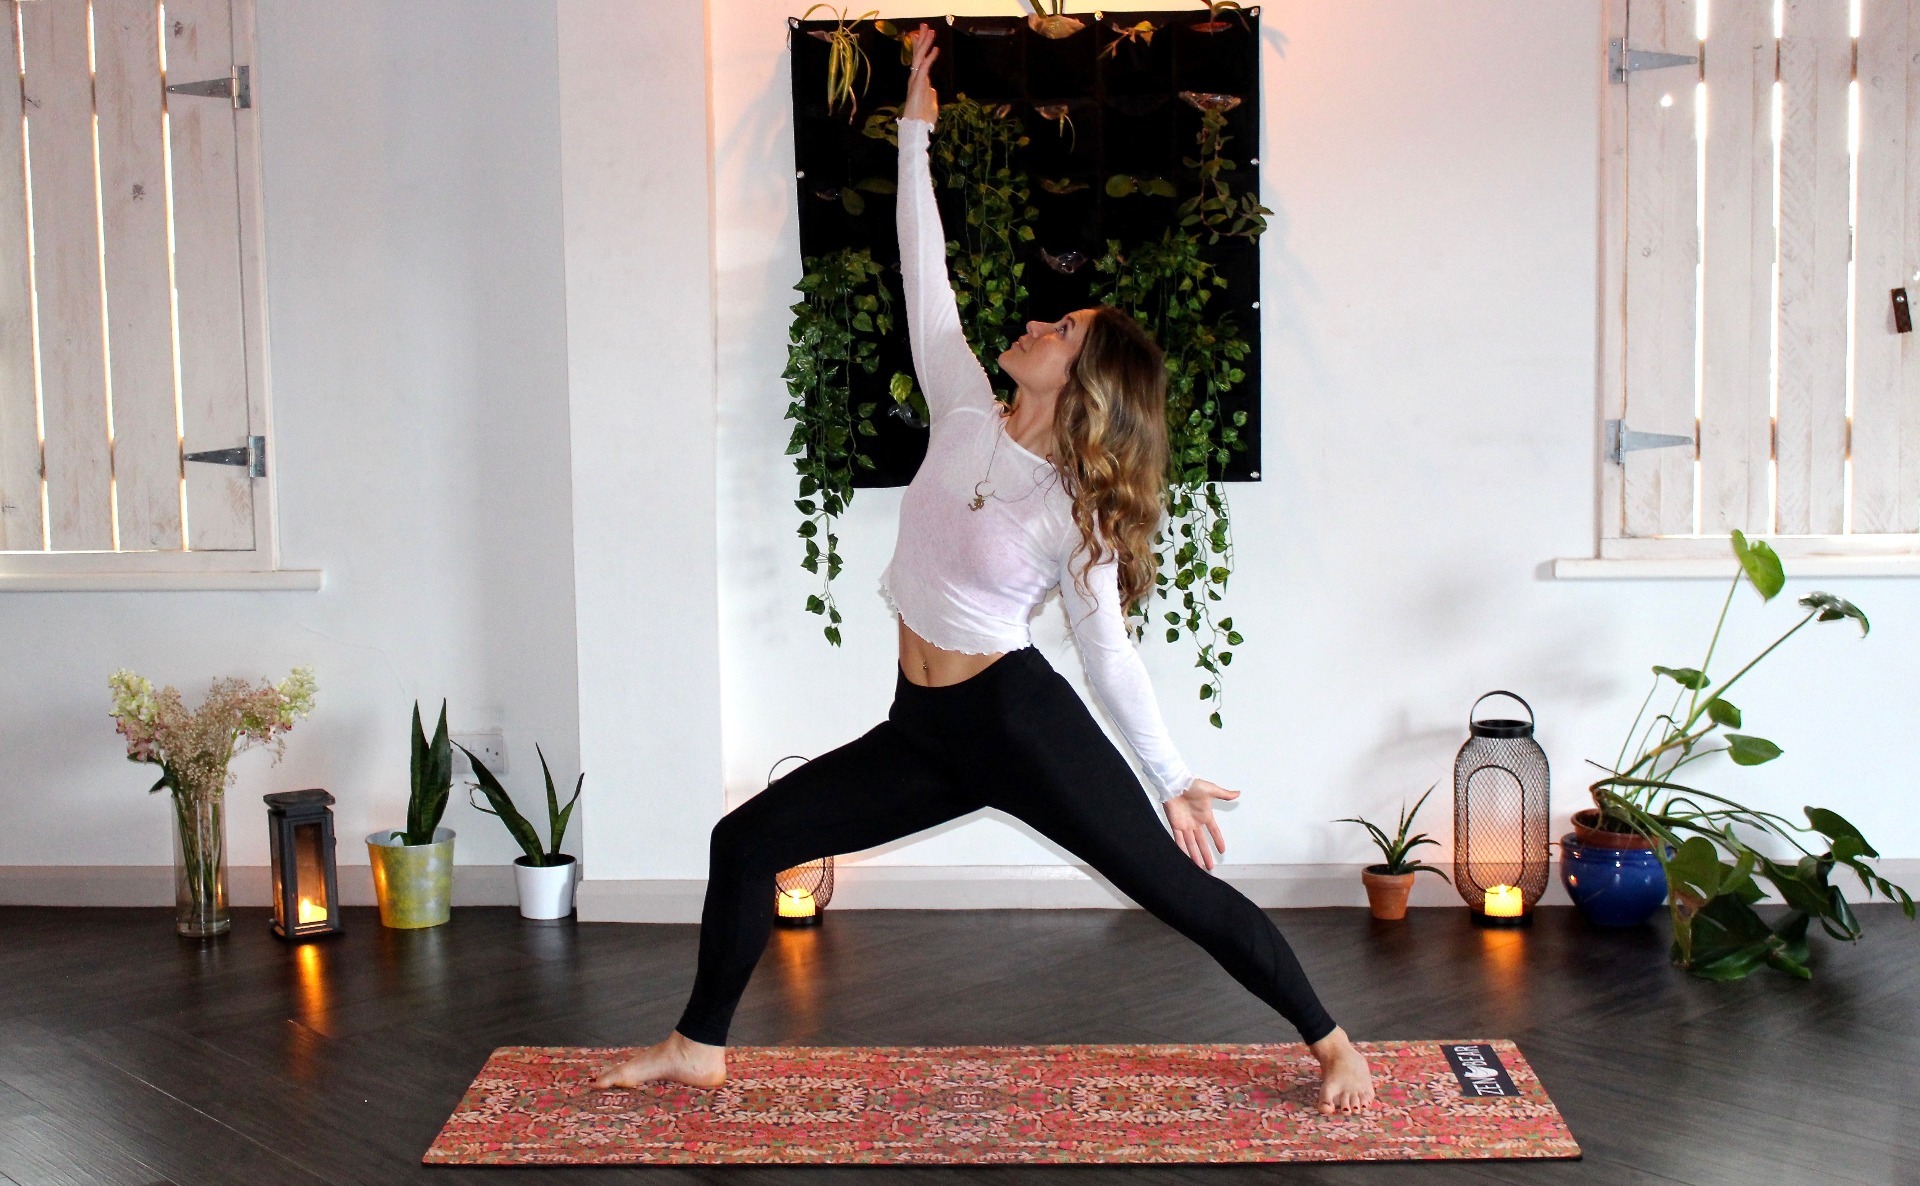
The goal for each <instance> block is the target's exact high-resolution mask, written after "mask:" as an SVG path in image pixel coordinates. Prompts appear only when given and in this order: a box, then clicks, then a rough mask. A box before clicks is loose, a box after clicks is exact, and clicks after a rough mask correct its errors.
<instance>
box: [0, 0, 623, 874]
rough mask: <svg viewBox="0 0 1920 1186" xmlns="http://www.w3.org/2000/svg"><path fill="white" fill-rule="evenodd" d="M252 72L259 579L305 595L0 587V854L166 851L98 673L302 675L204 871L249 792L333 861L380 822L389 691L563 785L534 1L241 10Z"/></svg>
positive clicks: (560, 563)
mask: <svg viewBox="0 0 1920 1186" xmlns="http://www.w3.org/2000/svg"><path fill="white" fill-rule="evenodd" d="M254 65H255V69H254V93H255V101H256V103H257V105H258V111H259V118H260V120H261V138H262V142H263V143H262V149H263V156H264V161H265V183H266V206H267V222H266V226H267V284H268V289H269V292H270V294H271V295H270V300H269V306H270V317H271V335H272V336H271V360H272V366H273V405H274V409H273V410H274V427H275V430H276V436H275V441H274V446H275V453H274V456H273V459H272V465H271V470H272V472H273V475H274V476H273V479H272V480H273V481H274V482H275V483H276V484H277V486H278V496H279V510H280V530H281V543H282V550H283V553H284V560H285V563H286V564H287V565H288V566H290V567H296V568H320V569H323V570H324V571H325V574H326V576H325V587H324V588H323V589H322V591H320V592H319V593H237V592H235V593H113V594H100V593H34V594H5V595H0V755H4V759H3V760H0V821H3V822H4V826H0V866H48V865H75V866H99V865H133V866H140V865H146V866H155V865H166V864H167V863H168V862H169V861H170V860H171V859H172V858H171V856H170V853H169V848H168V845H169V840H168V829H169V822H168V819H169V817H168V811H167V805H166V803H165V802H164V801H163V800H162V799H159V798H150V797H149V796H148V795H147V794H146V793H145V791H146V787H147V785H148V784H149V783H151V782H152V776H153V774H154V773H155V771H154V768H152V767H144V766H143V767H134V766H131V765H129V764H128V763H127V762H126V761H125V760H124V759H123V758H122V757H121V754H123V753H124V750H122V749H120V748H119V747H118V745H117V744H116V743H117V741H118V738H117V737H116V735H115V734H114V731H113V723H112V721H111V720H110V719H109V718H108V716H107V705H108V697H107V686H106V680H107V675H108V674H109V673H110V672H112V671H113V670H114V669H115V668H116V667H121V666H126V667H131V668H133V669H135V670H137V671H139V672H141V673H142V674H144V675H147V676H149V677H150V678H152V679H153V680H155V681H156V682H157V683H175V684H178V685H179V686H180V687H181V688H182V689H183V691H185V692H186V693H187V694H188V695H189V697H190V698H197V696H198V695H199V694H200V693H201V692H203V691H204V690H205V687H206V682H207V681H208V680H209V679H210V678H211V677H213V676H215V675H228V674H232V675H242V676H248V677H253V678H258V677H261V676H269V675H270V676H274V677H276V678H277V677H278V676H281V675H284V674H285V673H286V671H287V669H288V668H290V667H292V666H293V665H295V664H297V663H311V664H312V665H313V666H314V668H315V669H316V671H317V673H318V679H319V707H318V710H317V711H316V713H315V714H314V716H313V717H312V718H311V719H310V720H308V721H305V722H303V723H302V724H300V725H299V726H298V727H296V728H295V729H294V731H293V733H292V734H291V735H290V736H289V743H288V747H287V755H286V759H285V761H284V762H283V763H282V764H281V765H280V766H279V767H277V768H275V767H271V766H269V765H268V764H267V762H266V761H265V760H264V758H263V757H262V756H261V755H259V754H257V753H256V754H250V755H248V756H246V757H244V758H242V759H241V760H240V761H239V762H238V763H237V770H238V778H237V780H236V782H235V785H234V787H233V790H232V792H231V799H232V803H233V810H232V816H231V826H230V832H231V843H232V859H233V861H234V863H235V864H236V865H263V864H265V863H266V859H267V857H266V828H265V808H264V807H261V806H260V803H259V799H258V796H259V795H261V794H263V793H266V792H269V791H276V790H285V789H289V788H295V787H304V786H323V787H326V788H328V789H329V790H331V791H332V792H333V793H334V794H335V796H337V797H338V799H339V800H340V802H339V804H338V806H337V807H336V808H335V810H336V813H337V817H338V828H339V834H340V837H341V848H340V859H341V861H342V863H343V864H349V865H351V864H359V865H364V864H365V863H366V860H367V857H366V849H365V847H364V846H363V845H361V844H360V838H361V837H362V836H363V835H364V834H365V833H367V832H369V831H372V830H373V829H375V828H376V827H383V826H392V825H395V824H397V823H401V822H403V821H404V818H405V814H404V813H405V801H406V793H407V744H408V743H407V734H408V729H409V721H408V713H409V711H410V708H411V705H412V703H413V701H414V699H415V698H416V697H418V698H419V699H420V700H421V701H422V702H423V707H424V708H425V710H426V711H427V712H428V713H429V715H430V719H429V722H428V727H429V728H431V727H432V722H431V714H432V713H434V712H437V710H438V706H439V702H440V699H441V697H443V696H444V697H446V698H447V699H448V701H449V702H450V703H449V719H450V722H451V724H452V725H453V727H454V728H455V729H463V728H469V727H479V726H504V727H505V729H506V731H507V744H508V749H509V758H510V761H511V770H510V773H509V774H508V775H507V776H506V781H507V783H508V785H509V786H510V787H511V788H513V789H514V790H516V791H517V792H520V793H522V794H523V795H531V794H532V793H533V792H534V791H535V789H536V788H537V787H538V786H539V764H538V762H537V761H536V760H535V757H534V750H533V746H534V742H536V741H538V742H539V743H540V744H541V745H542V747H543V748H544V749H545V750H546V753H547V756H548V758H549V759H550V760H551V761H552V762H553V764H554V766H555V769H556V774H557V775H558V776H559V777H562V778H567V779H569V781H570V780H571V775H572V773H573V772H574V771H576V770H577V769H578V763H579V742H578V739H579V724H578V713H577V709H576V693H575V675H574V628H573V572H572V549H571V544H570V527H569V464H568V429H567V406H566V396H567V388H566V356H565V353H564V349H565V338H564V334H565V304H564V293H563V286H562V285H563V272H562V258H561V243H560V185H559V152H558V147H557V143H556V132H557V128H558V86H557V64H556V60H555V29H554V13H553V7H552V5H551V4H550V3H539V2H536V0H527V2H525V3H516V4H507V3H489V4H467V3H460V2H458V0H409V2H408V3H405V4H394V3H379V2H375V0H347V2H341V3H330V4H325V5H316V4H310V3H304V2H302V0H262V2H261V4H260V11H259V53H258V57H257V58H256V59H255V63H254ZM599 785H600V784H597V783H596V781H595V772H593V771H589V774H588V790H587V793H588V795H589V796H591V795H593V793H594V792H595V791H596V790H597V789H599ZM527 801H529V802H531V801H532V800H530V799H529V800H527ZM447 823H448V824H449V825H451V826H452V827H453V828H455V829H456V830H457V832H458V833H459V841H458V844H457V846H456V853H457V858H458V860H459V861H460V862H461V863H465V864H471V863H484V864H501V863H504V862H506V861H508V860H510V859H511V858H512V857H513V856H514V855H515V854H516V853H517V852H518V850H517V849H516V848H515V847H514V845H513V844H512V842H511V841H510V840H509V839H508V837H507V835H506V832H505V830H504V829H502V828H501V827H500V826H499V824H497V823H496V822H495V821H493V820H490V819H486V818H484V817H482V816H480V815H478V814H476V813H475V812H473V811H472V810H471V809H470V808H469V807H467V806H466V804H465V803H464V802H460V801H458V800H457V799H456V802H455V803H454V805H453V807H452V808H451V809H450V810H449V811H448V813H447ZM578 840H579V837H578V835H575V836H574V837H573V838H572V844H571V846H572V847H574V848H575V849H576V850H577V847H578Z"/></svg>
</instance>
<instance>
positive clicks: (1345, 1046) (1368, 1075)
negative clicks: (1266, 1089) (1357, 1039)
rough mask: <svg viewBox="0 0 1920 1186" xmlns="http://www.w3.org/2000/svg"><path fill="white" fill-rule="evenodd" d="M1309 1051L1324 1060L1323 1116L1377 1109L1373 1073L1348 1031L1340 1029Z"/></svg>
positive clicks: (1321, 1091)
mask: <svg viewBox="0 0 1920 1186" xmlns="http://www.w3.org/2000/svg"><path fill="white" fill-rule="evenodd" d="M1307 1049H1308V1050H1310V1051H1312V1052H1313V1056H1314V1057H1315V1058H1317V1059H1319V1060H1320V1111H1321V1112H1322V1113H1323V1114H1325V1115H1328V1116H1331V1115H1333V1114H1334V1113H1335V1112H1364V1111H1366V1110H1367V1109H1369V1108H1371V1107H1373V1073H1372V1072H1371V1071H1369V1070H1368V1069H1367V1060H1366V1059H1365V1058H1364V1057H1362V1056H1361V1054H1360V1052H1359V1051H1358V1050H1355V1049H1354V1048H1353V1043H1352V1042H1350V1041H1348V1040H1347V1031H1345V1030H1343V1029H1340V1028H1339V1027H1337V1026H1336V1027H1335V1028H1334V1031H1333V1032H1332V1033H1330V1034H1328V1035H1327V1036H1326V1037H1324V1038H1322V1039H1320V1040H1319V1041H1318V1042H1315V1043H1314V1044H1313V1045H1311V1046H1309V1047H1307Z"/></svg>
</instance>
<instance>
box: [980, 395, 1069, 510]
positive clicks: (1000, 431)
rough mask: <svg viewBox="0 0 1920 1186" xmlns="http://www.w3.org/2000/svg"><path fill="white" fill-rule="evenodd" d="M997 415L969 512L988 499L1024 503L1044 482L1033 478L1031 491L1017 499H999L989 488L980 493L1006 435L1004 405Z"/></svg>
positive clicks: (1051, 470) (1048, 468) (1005, 411)
mask: <svg viewBox="0 0 1920 1186" xmlns="http://www.w3.org/2000/svg"><path fill="white" fill-rule="evenodd" d="M999 415H1000V419H999V420H998V421H996V422H995V423H994V430H995V431H994V435H993V448H992V449H991V450H990V451H989V452H988V453H987V472H986V473H984V474H981V475H980V480H979V481H978V482H975V483H974V484H973V497H972V498H970V499H968V500H967V509H968V510H970V511H977V510H979V509H980V508H981V507H983V506H986V505H987V500H988V499H989V498H991V499H993V500H994V501H995V502H1004V503H1016V502H1025V501H1026V500H1027V499H1029V498H1032V497H1033V492H1034V491H1035V490H1038V489H1040V483H1041V482H1042V481H1044V480H1045V479H1042V478H1035V479H1034V480H1033V487H1032V489H1030V490H1028V491H1027V492H1026V493H1025V494H1022V495H1021V496H1020V497H1019V498H1001V497H1000V496H999V495H998V494H996V493H994V492H993V490H992V489H991V488H989V489H988V491H987V492H986V493H985V494H982V493H980V487H982V486H984V485H986V483H987V479H988V478H990V477H992V476H993V459H994V458H995V457H997V456H999V455H1000V438H1001V437H1003V436H1006V435H1007V410H1006V405H1004V404H1002V405H1001V406H1000V413H999ZM1047 475H1048V476H1049V477H1051V476H1052V475H1053V466H1052V465H1048V466H1047Z"/></svg>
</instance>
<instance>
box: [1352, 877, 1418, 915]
mask: <svg viewBox="0 0 1920 1186" xmlns="http://www.w3.org/2000/svg"><path fill="white" fill-rule="evenodd" d="M1385 868H1386V866H1385V865H1372V866H1369V867H1368V868H1365V869H1362V870H1360V881H1361V884H1363V885H1365V886H1366V887H1367V905H1368V906H1370V907H1372V908H1373V916H1374V917H1375V918H1379V919H1385V920H1386V921H1388V922H1393V921H1396V920H1398V919H1402V918H1405V917H1406V916H1407V895H1408V894H1410V893H1412V892H1413V876H1414V875H1413V874H1411V873H1382V872H1379V870H1381V869H1385Z"/></svg>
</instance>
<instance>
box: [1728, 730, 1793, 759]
mask: <svg viewBox="0 0 1920 1186" xmlns="http://www.w3.org/2000/svg"><path fill="white" fill-rule="evenodd" d="M1782 752H1784V751H1782V750H1781V748H1780V747H1779V746H1777V745H1775V744H1773V742H1771V741H1768V740H1767V739H1766V738H1764V737H1752V736H1749V735H1748V734H1745V733H1729V734H1727V756H1728V757H1729V758H1732V759H1733V761H1734V764H1735V765H1736V766H1758V765H1760V764H1761V763H1763V762H1771V761H1773V760H1774V759H1775V758H1777V757H1779V756H1780V755H1781V753H1782Z"/></svg>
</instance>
